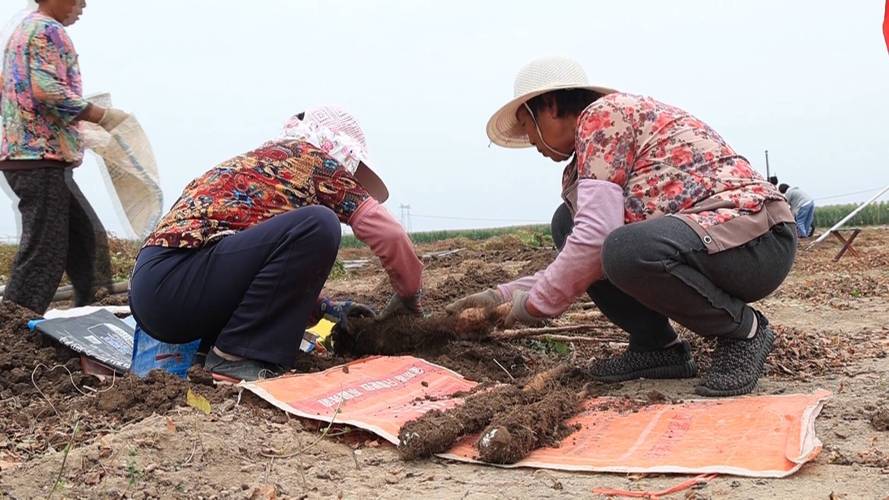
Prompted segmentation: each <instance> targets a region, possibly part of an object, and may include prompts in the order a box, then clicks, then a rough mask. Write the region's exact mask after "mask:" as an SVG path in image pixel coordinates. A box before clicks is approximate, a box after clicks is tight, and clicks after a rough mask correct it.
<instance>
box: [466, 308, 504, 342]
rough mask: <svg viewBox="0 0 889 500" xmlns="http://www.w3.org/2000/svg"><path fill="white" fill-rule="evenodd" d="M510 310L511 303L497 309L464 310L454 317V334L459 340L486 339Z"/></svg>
mask: <svg viewBox="0 0 889 500" xmlns="http://www.w3.org/2000/svg"><path fill="white" fill-rule="evenodd" d="M511 308H512V303H510V302H506V303H503V304H500V305H499V306H497V307H486V308H483V307H478V308H471V309H464V310H463V311H461V312H460V314H458V315H457V317H456V318H457V319H456V323H455V325H454V332H455V334H456V335H457V336H458V337H460V338H461V339H481V338H486V337H488V336H489V335H490V334H491V330H493V328H494V326H495V325H497V324H498V323H500V322H501V321H502V320H503V318H505V317H506V315H507V314H509V310H510V309H511Z"/></svg>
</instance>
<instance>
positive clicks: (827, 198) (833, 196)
mask: <svg viewBox="0 0 889 500" xmlns="http://www.w3.org/2000/svg"><path fill="white" fill-rule="evenodd" d="M879 190H880V188H871V189H864V190H862V191H855V192H854V193H846V194H833V195H830V196H822V197H821V198H815V201H820V200H831V199H834V198H845V197H846V196H852V195H856V194H864V193H875V192H877V191H879Z"/></svg>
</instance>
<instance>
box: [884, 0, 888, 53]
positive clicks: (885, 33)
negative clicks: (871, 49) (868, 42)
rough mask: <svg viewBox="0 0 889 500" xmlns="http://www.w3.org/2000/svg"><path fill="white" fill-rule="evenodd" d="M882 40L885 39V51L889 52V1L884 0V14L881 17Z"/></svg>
mask: <svg viewBox="0 0 889 500" xmlns="http://www.w3.org/2000/svg"><path fill="white" fill-rule="evenodd" d="M883 38H885V39H886V50H889V0H886V14H884V15H883Z"/></svg>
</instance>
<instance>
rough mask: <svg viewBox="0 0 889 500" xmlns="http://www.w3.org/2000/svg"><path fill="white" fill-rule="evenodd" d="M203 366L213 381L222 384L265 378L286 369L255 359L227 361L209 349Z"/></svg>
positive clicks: (279, 373)
mask: <svg viewBox="0 0 889 500" xmlns="http://www.w3.org/2000/svg"><path fill="white" fill-rule="evenodd" d="M204 368H205V369H206V370H207V371H209V372H210V374H211V375H213V381H214V382H217V383H222V384H237V383H240V382H241V381H245V382H253V381H254V380H262V379H266V378H274V377H277V376H278V375H281V374H282V373H284V372H285V371H286V370H285V369H284V367H282V366H279V365H274V364H271V363H265V362H262V361H257V360H255V359H241V360H238V361H229V360H227V359H225V358H223V357H221V356H219V355H218V354H216V353H215V352H213V350H212V349H210V352H208V353H207V360H206V361H205V362H204Z"/></svg>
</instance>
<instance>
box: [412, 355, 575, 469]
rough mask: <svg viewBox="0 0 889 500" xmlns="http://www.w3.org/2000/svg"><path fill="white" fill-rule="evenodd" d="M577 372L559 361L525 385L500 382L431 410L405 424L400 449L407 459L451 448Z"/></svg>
mask: <svg viewBox="0 0 889 500" xmlns="http://www.w3.org/2000/svg"><path fill="white" fill-rule="evenodd" d="M573 374H574V370H573V369H572V368H571V367H569V366H568V365H559V366H556V367H555V368H551V369H549V370H547V371H545V372H541V373H538V374H537V375H535V376H534V377H533V378H532V379H531V380H530V381H529V382H528V383H527V384H525V386H524V387H523V388H522V389H519V388H518V387H516V386H514V385H507V386H499V387H495V388H493V389H491V390H489V391H485V392H478V393H475V394H472V395H470V396H468V397H467V398H466V400H465V401H464V402H463V404H462V405H460V406H456V407H454V408H451V409H450V410H447V411H444V412H442V411H439V410H432V411H430V412H428V413H426V414H424V415H423V416H421V417H420V418H418V419H416V420H411V421H410V422H408V423H406V424H404V426H402V428H401V431H400V432H399V433H398V440H399V444H398V450H399V452H401V456H402V457H403V458H404V459H406V460H413V459H417V458H425V457H429V456H432V455H434V454H436V453H442V452H444V451H447V450H448V449H450V448H451V447H452V446H453V445H454V444H455V443H456V442H457V441H458V440H459V439H460V438H462V437H464V436H467V435H469V434H473V433H476V432H479V431H480V430H482V429H484V428H485V426H486V425H488V423H489V422H491V420H492V419H493V418H495V417H496V416H497V415H499V414H502V413H512V412H514V411H515V410H516V409H517V408H518V409H521V408H527V405H529V404H531V403H533V402H535V401H537V400H538V399H540V398H541V397H543V395H544V394H545V393H546V389H547V388H549V387H551V386H554V385H556V384H557V383H558V381H559V380H560V379H561V378H563V377H566V376H571V375H573Z"/></svg>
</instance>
